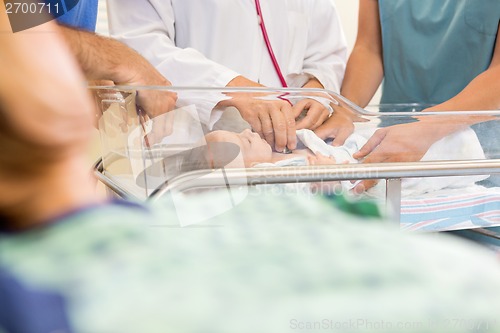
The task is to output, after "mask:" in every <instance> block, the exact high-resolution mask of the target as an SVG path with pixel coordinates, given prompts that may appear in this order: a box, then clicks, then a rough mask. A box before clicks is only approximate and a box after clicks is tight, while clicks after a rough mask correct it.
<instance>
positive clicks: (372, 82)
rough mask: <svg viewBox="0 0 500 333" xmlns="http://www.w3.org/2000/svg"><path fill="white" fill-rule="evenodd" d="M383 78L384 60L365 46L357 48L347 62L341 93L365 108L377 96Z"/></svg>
mask: <svg viewBox="0 0 500 333" xmlns="http://www.w3.org/2000/svg"><path fill="white" fill-rule="evenodd" d="M383 77H384V68H383V64H382V58H381V57H380V56H379V55H378V54H376V53H374V52H372V51H371V50H369V49H367V48H365V47H363V46H356V47H355V48H354V50H353V52H352V54H351V56H350V57H349V61H348V62H347V69H346V73H345V76H344V81H343V82H342V88H341V89H340V93H341V94H342V95H343V96H345V97H346V98H348V99H349V100H351V101H352V102H354V103H355V104H357V105H359V106H361V107H365V106H366V105H368V103H370V100H371V99H372V98H373V95H375V92H376V91H377V89H378V87H379V86H380V83H381V82H382V79H383Z"/></svg>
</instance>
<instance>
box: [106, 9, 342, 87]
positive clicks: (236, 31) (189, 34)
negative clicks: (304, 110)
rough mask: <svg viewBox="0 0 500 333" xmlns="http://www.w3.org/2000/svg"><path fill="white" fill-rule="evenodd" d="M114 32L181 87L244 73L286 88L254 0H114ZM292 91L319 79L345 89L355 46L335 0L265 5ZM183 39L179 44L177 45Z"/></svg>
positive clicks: (226, 79) (217, 82) (221, 84)
mask: <svg viewBox="0 0 500 333" xmlns="http://www.w3.org/2000/svg"><path fill="white" fill-rule="evenodd" d="M107 3H108V16H109V23H110V32H111V35H112V36H113V37H115V38H117V39H119V40H121V41H123V42H125V43H126V44H128V45H129V46H131V47H132V48H134V49H136V50H137V51H138V52H139V53H141V54H142V55H143V56H145V57H146V58H147V59H148V60H149V61H150V62H151V63H152V64H153V65H154V66H155V67H156V68H157V69H158V70H159V71H160V72H161V73H162V74H163V75H165V76H166V77H167V78H168V79H169V80H170V81H171V82H172V84H173V85H175V86H215V87H224V86H226V85H227V84H228V83H229V81H231V80H232V79H233V78H235V77H236V76H238V75H243V76H245V77H247V78H249V79H251V80H254V81H257V82H260V83H261V84H263V85H266V86H269V87H281V84H280V81H279V78H278V76H277V74H276V71H275V68H274V66H273V64H272V61H271V59H270V57H269V54H268V50H267V48H266V45H265V43H264V39H263V36H262V33H261V30H260V26H259V24H258V22H259V21H258V17H257V12H256V8H255V3H254V0H107ZM261 8H262V12H263V16H264V22H265V25H266V28H267V32H268V35H269V39H270V41H271V45H272V47H273V50H274V53H275V55H276V58H277V60H278V63H279V64H280V67H281V71H282V73H283V75H284V76H285V79H286V81H287V84H288V85H289V86H290V87H301V86H302V85H303V84H305V83H306V82H307V81H308V80H309V78H310V77H311V76H313V77H316V78H317V79H318V80H319V81H320V82H321V83H322V84H323V85H324V87H325V88H326V89H330V90H333V91H335V92H338V91H339V90H340V83H341V81H342V78H343V74H344V69H345V64H346V58H347V48H346V42H345V38H344V34H343V30H342V27H341V24H340V21H339V18H338V15H337V11H336V9H335V5H334V3H333V0H261ZM174 41H175V43H174Z"/></svg>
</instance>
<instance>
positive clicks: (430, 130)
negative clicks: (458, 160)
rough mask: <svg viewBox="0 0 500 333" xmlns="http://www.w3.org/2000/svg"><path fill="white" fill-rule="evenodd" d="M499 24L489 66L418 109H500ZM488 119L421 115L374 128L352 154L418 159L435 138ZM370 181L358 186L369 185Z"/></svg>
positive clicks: (369, 158) (380, 159)
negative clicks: (456, 91)
mask: <svg viewBox="0 0 500 333" xmlns="http://www.w3.org/2000/svg"><path fill="white" fill-rule="evenodd" d="M499 78H500V26H499V32H498V33H497V41H496V45H495V50H494V54H493V58H492V61H491V63H490V66H489V67H488V69H487V70H486V71H484V72H483V73H481V74H480V75H478V76H477V77H476V78H475V79H474V80H472V81H471V82H470V83H469V84H468V85H467V86H466V87H465V88H464V89H463V90H462V91H461V92H460V93H459V94H457V95H456V96H454V97H453V98H451V99H449V100H448V101H445V102H444V103H441V104H439V105H436V106H434V107H432V108H429V109H427V110H424V111H422V112H429V111H436V112H446V111H473V110H498V109H500V93H499V92H500V80H499ZM488 120H492V118H491V116H481V115H478V116H473V115H470V113H469V114H468V115H464V116H460V115H457V116H453V117H446V118H444V117H441V116H423V117H419V121H418V122H415V123H409V124H402V125H395V126H390V127H386V128H383V129H379V130H377V132H375V134H374V135H373V136H372V137H371V138H370V139H369V140H368V141H367V143H366V144H365V145H364V146H363V147H362V148H361V149H360V151H359V152H358V153H356V154H355V155H354V157H355V158H364V163H378V162H407V161H418V160H420V159H421V158H422V157H423V156H424V154H425V153H426V152H427V150H428V149H429V147H430V146H431V145H432V144H433V143H434V142H436V141H438V140H439V139H441V138H443V137H445V136H447V135H449V134H451V133H453V132H456V131H458V130H460V129H463V128H465V127H468V126H470V125H473V124H475V123H479V122H483V121H488ZM374 183H375V182H373V181H365V182H363V183H361V184H360V185H359V186H360V187H364V188H369V187H371V186H373V185H374Z"/></svg>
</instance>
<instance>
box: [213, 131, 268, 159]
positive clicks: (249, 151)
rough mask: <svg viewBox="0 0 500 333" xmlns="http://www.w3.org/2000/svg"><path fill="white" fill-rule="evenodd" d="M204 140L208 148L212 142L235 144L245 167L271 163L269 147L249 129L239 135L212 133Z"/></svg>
mask: <svg viewBox="0 0 500 333" xmlns="http://www.w3.org/2000/svg"><path fill="white" fill-rule="evenodd" d="M205 140H206V142H207V144H208V145H209V147H210V143H214V142H229V143H234V144H236V145H237V146H238V147H239V148H240V150H241V154H242V156H243V160H244V162H245V167H251V166H253V165H255V164H258V163H266V162H271V158H272V148H271V146H270V145H269V144H268V143H267V142H266V141H265V140H264V139H262V138H261V137H260V136H259V134H257V133H253V132H252V131H250V130H249V129H246V130H244V131H243V132H241V133H234V132H229V131H214V132H211V133H209V134H207V135H206V136H205Z"/></svg>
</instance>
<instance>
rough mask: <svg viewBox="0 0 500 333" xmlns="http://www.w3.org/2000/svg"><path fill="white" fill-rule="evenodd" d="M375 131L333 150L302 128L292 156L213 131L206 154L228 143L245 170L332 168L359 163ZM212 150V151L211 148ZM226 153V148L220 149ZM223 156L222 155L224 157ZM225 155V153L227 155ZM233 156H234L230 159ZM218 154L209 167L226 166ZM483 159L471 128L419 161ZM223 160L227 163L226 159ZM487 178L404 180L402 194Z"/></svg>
mask: <svg viewBox="0 0 500 333" xmlns="http://www.w3.org/2000/svg"><path fill="white" fill-rule="evenodd" d="M374 130H375V129H371V130H370V131H366V132H362V131H358V132H355V133H353V134H352V135H351V136H350V137H349V138H348V139H347V140H346V141H345V144H344V145H343V146H340V147H334V146H332V145H330V144H328V143H326V142H324V141H323V140H322V139H320V138H319V137H318V136H317V135H316V134H315V133H314V132H313V131H311V130H307V129H303V130H298V131H297V138H298V142H299V145H298V146H299V147H300V146H302V147H301V149H296V150H294V151H293V152H292V154H283V153H277V152H273V151H272V149H271V147H270V146H269V144H268V143H267V142H266V141H265V140H263V139H261V138H260V136H259V135H258V134H256V133H253V132H251V131H250V130H245V131H243V132H241V133H233V132H228V131H214V132H211V133H209V134H207V135H206V136H205V140H206V142H207V146H208V151H209V152H210V151H211V146H216V145H217V143H226V144H227V143H231V144H233V145H232V146H234V147H239V151H240V152H241V155H242V157H243V161H244V164H245V167H255V166H257V167H259V166H263V167H269V166H299V165H332V164H338V163H359V161H357V160H356V159H354V158H353V157H352V156H353V154H354V153H355V152H357V151H358V150H359V149H360V148H361V147H362V146H363V145H364V144H365V143H366V141H367V138H369V137H370V136H371V135H372V134H373V131H374ZM212 150H214V149H212ZM219 151H223V152H226V151H228V150H227V149H219ZM223 155H224V154H223ZM226 155H227V154H226ZM234 155H235V154H234V153H233V156H234ZM218 156H219V155H218V154H216V153H214V154H210V153H209V154H208V156H206V159H207V160H208V161H209V162H208V163H209V164H211V166H212V167H226V166H227V165H226V164H223V163H219V162H220V161H221V160H219V157H218ZM472 159H478V160H481V159H485V156H484V152H483V149H482V147H481V144H480V143H479V140H478V139H477V136H476V134H475V133H474V131H473V130H471V129H470V128H467V129H465V130H462V131H459V132H456V133H453V134H451V135H449V136H447V137H444V138H443V139H441V140H439V141H437V142H435V143H434V144H433V145H432V146H431V147H430V148H429V150H428V151H427V153H426V154H425V155H424V156H423V158H422V159H421V160H422V161H441V160H472ZM225 160H226V161H227V160H228V156H226V158H225ZM487 177H488V176H461V177H434V178H411V179H404V180H403V184H402V185H403V191H402V193H403V195H416V194H424V193H428V192H431V191H436V190H441V189H451V188H465V187H467V186H471V185H474V183H475V182H477V181H481V180H483V179H485V178H487ZM342 185H343V186H344V187H348V189H350V188H352V184H351V183H350V182H342ZM375 187H376V188H374V189H373V191H371V192H373V194H375V192H376V193H377V194H378V192H380V191H383V186H375Z"/></svg>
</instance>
